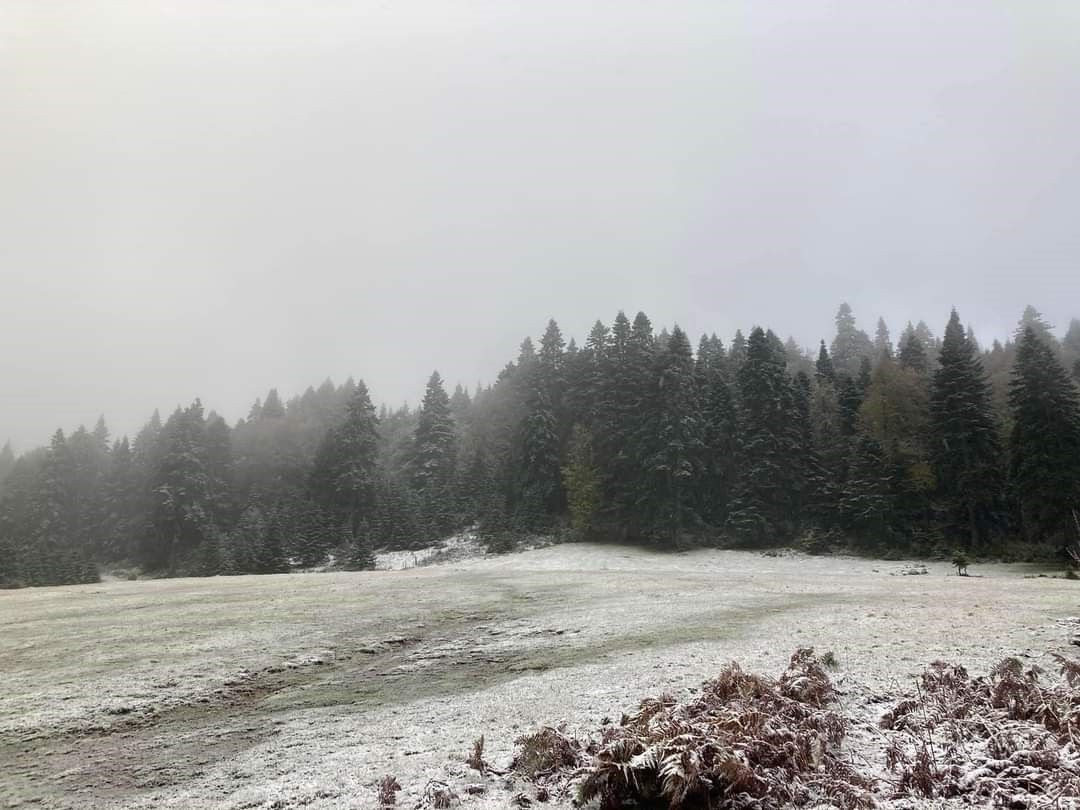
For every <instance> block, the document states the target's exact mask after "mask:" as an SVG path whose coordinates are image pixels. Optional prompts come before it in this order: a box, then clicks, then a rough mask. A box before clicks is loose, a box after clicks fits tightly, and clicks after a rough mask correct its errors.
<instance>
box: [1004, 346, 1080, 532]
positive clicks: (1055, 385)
mask: <svg viewBox="0 0 1080 810" xmlns="http://www.w3.org/2000/svg"><path fill="white" fill-rule="evenodd" d="M1009 404H1010V406H1011V407H1012V410H1013V431H1012V438H1011V443H1010V449H1011V460H1010V481H1011V485H1012V489H1013V494H1014V497H1015V498H1016V502H1017V511H1018V514H1019V519H1020V529H1021V531H1022V532H1023V535H1024V537H1025V539H1027V540H1028V541H1029V542H1043V543H1057V544H1060V545H1064V543H1065V542H1066V540H1068V539H1070V538H1071V532H1072V531H1073V530H1074V528H1073V526H1072V514H1071V512H1072V510H1073V509H1077V506H1078V504H1080V392H1078V390H1077V387H1076V385H1075V383H1073V382H1072V380H1070V379H1069V377H1068V374H1067V373H1066V372H1065V369H1064V367H1063V366H1062V365H1061V363H1060V362H1059V361H1058V359H1057V357H1056V356H1055V353H1054V350H1053V349H1052V348H1051V347H1050V346H1049V345H1048V344H1047V343H1046V342H1045V340H1044V339H1043V338H1042V337H1040V333H1039V330H1038V329H1037V328H1036V327H1035V326H1033V325H1029V326H1028V327H1027V328H1025V330H1024V333H1023V335H1022V336H1021V338H1020V343H1019V345H1018V346H1017V350H1016V365H1015V367H1014V369H1013V379H1012V383H1011V385H1010V388H1009Z"/></svg>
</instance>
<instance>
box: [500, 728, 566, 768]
mask: <svg viewBox="0 0 1080 810" xmlns="http://www.w3.org/2000/svg"><path fill="white" fill-rule="evenodd" d="M515 742H516V744H517V746H518V753H517V756H515V757H514V764H513V769H514V771H515V772H517V773H519V774H521V775H523V776H525V777H527V778H529V779H533V780H535V779H539V778H543V777H545V776H549V775H551V774H553V773H556V772H557V771H560V770H563V769H566V768H574V767H577V766H578V765H579V764H580V763H581V743H579V742H578V741H577V740H575V739H574V738H573V737H570V736H568V735H566V734H564V733H563V731H562V730H561V729H557V728H552V727H551V726H546V727H544V728H542V729H540V731H538V732H537V733H535V734H526V735H524V736H522V737H518V738H517V740H516V741H515Z"/></svg>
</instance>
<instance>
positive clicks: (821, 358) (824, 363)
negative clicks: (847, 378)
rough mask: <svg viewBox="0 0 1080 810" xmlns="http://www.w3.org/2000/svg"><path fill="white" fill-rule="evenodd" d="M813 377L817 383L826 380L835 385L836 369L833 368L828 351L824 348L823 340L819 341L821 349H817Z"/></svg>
mask: <svg viewBox="0 0 1080 810" xmlns="http://www.w3.org/2000/svg"><path fill="white" fill-rule="evenodd" d="M815 376H816V377H817V379H818V380H819V381H821V380H828V381H829V382H830V383H833V384H835V383H836V369H835V368H834V367H833V362H832V358H831V357H830V356H829V350H828V349H826V348H825V341H824V340H823V341H821V347H820V348H819V349H818V358H817V363H816V365H815Z"/></svg>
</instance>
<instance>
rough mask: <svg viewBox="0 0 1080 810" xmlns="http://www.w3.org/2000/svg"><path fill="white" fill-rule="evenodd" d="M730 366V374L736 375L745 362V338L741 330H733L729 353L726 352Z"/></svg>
mask: <svg viewBox="0 0 1080 810" xmlns="http://www.w3.org/2000/svg"><path fill="white" fill-rule="evenodd" d="M728 358H729V361H730V365H731V373H732V374H738V373H739V369H740V368H742V364H743V363H745V362H746V338H745V337H743V333H742V330H741V329H736V330H735V337H734V338H732V341H731V351H730V352H728Z"/></svg>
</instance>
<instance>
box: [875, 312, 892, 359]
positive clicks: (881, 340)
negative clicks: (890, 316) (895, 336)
mask: <svg viewBox="0 0 1080 810" xmlns="http://www.w3.org/2000/svg"><path fill="white" fill-rule="evenodd" d="M892 356H893V346H892V338H891V337H890V336H889V327H888V326H887V325H886V324H885V319H884V318H878V322H877V331H876V332H875V333H874V357H875V359H876V360H877V361H878V362H881V360H883V359H886V358H888V359H890V360H891V359H892Z"/></svg>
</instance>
